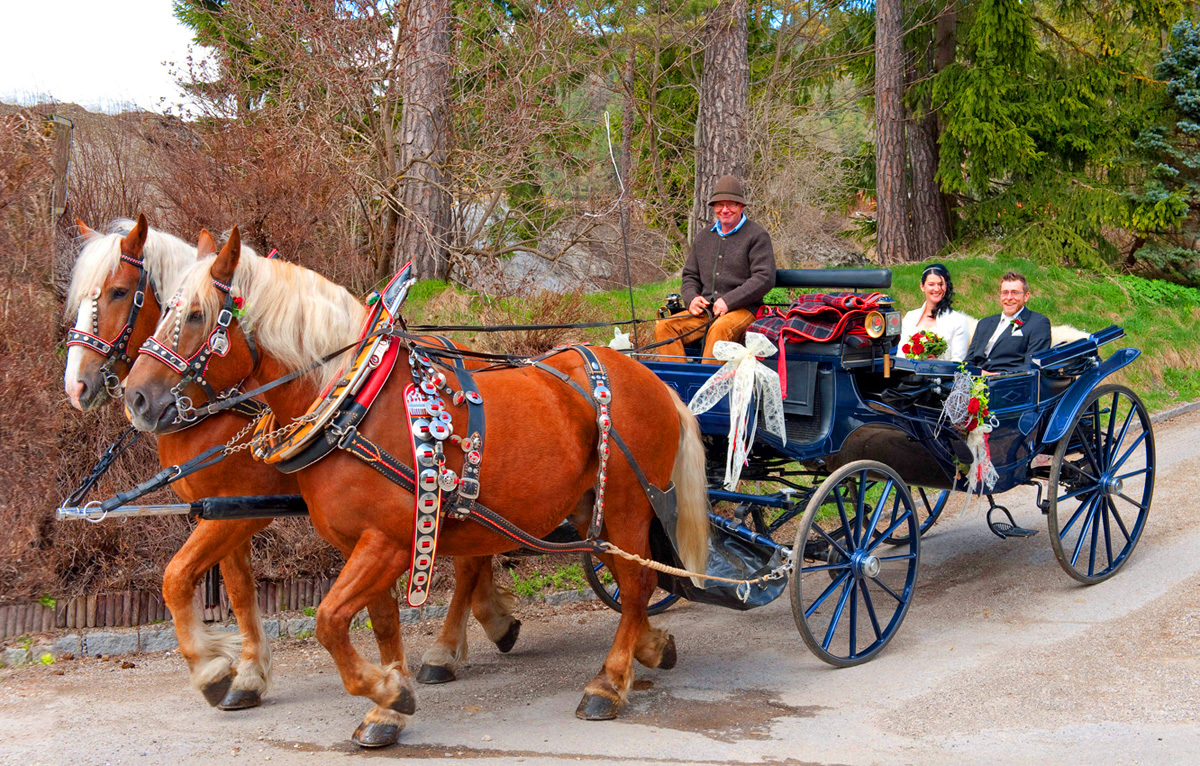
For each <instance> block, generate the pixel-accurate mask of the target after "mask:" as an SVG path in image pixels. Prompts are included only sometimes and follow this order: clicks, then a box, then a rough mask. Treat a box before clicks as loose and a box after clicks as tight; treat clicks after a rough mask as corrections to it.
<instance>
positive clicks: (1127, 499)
mask: <svg viewBox="0 0 1200 766" xmlns="http://www.w3.org/2000/svg"><path fill="white" fill-rule="evenodd" d="M1117 497H1119V498H1121V499H1122V500H1124V501H1125V502H1127V503H1129V504H1130V505H1133V506H1136V507H1138V508H1141V509H1142V510H1143V511H1144V510H1146V506H1145V505H1144V504H1142V503H1139V502H1138V501H1137V500H1134V499H1133V498H1132V497H1130V496H1128V495H1126V494H1125V493H1124V492H1118V493H1117ZM1110 502H1111V501H1110Z"/></svg>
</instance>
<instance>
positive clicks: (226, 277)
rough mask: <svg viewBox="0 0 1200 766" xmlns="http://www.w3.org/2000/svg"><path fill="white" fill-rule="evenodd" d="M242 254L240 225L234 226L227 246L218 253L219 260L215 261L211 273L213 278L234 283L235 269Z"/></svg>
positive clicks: (226, 282) (226, 243)
mask: <svg viewBox="0 0 1200 766" xmlns="http://www.w3.org/2000/svg"><path fill="white" fill-rule="evenodd" d="M241 256H242V234H241V232H239V231H238V227H236V226H234V227H233V231H231V232H229V240H228V241H226V242H225V247H222V248H221V252H220V253H218V254H217V260H216V261H214V262H213V265H212V269H211V270H210V272H209V273H211V274H212V277H213V279H215V280H217V281H219V282H224V283H225V284H227V285H229V284H233V271H234V269H236V268H237V265H238V259H239V258H240V257H241Z"/></svg>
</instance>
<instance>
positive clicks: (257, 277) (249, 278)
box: [156, 248, 366, 389]
mask: <svg viewBox="0 0 1200 766" xmlns="http://www.w3.org/2000/svg"><path fill="white" fill-rule="evenodd" d="M214 260H216V256H210V257H208V258H204V259H202V260H200V261H197V262H196V264H195V265H194V266H191V267H190V268H189V269H188V270H187V271H186V272H185V273H184V274H183V276H182V278H181V279H180V283H179V294H180V295H181V297H182V298H183V299H184V301H185V305H190V303H191V301H192V300H197V301H198V302H199V305H200V310H201V312H202V313H203V315H204V322H205V326H206V327H207V328H209V329H210V330H211V328H212V326H213V324H214V323H215V322H216V316H217V313H218V312H219V311H220V310H221V305H222V303H223V301H224V296H223V295H222V294H221V293H220V292H218V291H217V289H216V287H214V286H213V283H212V278H211V274H210V270H211V269H212V265H213V261H214ZM233 293H234V295H237V296H240V297H241V298H242V299H243V310H244V313H243V315H242V317H241V320H240V321H241V322H242V323H243V324H244V325H245V327H246V329H247V330H249V331H251V332H253V333H254V337H255V341H256V342H257V343H258V346H259V348H261V349H262V350H263V351H265V352H267V353H269V354H271V356H273V357H275V359H276V360H277V361H278V362H279V363H280V364H282V365H283V366H284V367H286V368H288V369H289V370H297V369H300V368H301V367H306V366H308V365H309V364H312V363H313V362H315V361H316V360H318V359H320V358H321V357H323V356H325V355H326V354H328V353H329V352H331V351H334V350H336V349H338V348H340V347H342V346H345V345H348V344H350V343H352V342H353V341H354V340H355V339H356V338H357V337H358V334H359V331H360V330H361V329H362V324H363V322H364V321H366V309H365V308H364V307H363V305H362V303H360V302H359V300H358V299H357V298H355V297H354V296H353V295H352V294H351V293H350V291H349V290H347V289H346V288H344V287H342V286H340V285H336V284H334V283H333V282H330V281H329V280H328V279H326V278H325V277H323V276H321V275H320V274H317V273H316V272H315V271H310V270H309V269H306V268H304V267H303V266H297V265H295V264H292V263H288V262H286V261H282V260H273V259H267V258H263V257H261V256H259V255H257V254H255V253H253V252H248V251H247V248H242V255H241V258H240V259H239V261H238V266H237V269H236V270H235V271H234V274H233ZM175 311H176V309H171V310H169V311H167V312H166V313H164V314H163V318H162V322H161V323H160V324H159V327H158V331H159V332H160V333H162V332H163V331H164V329H165V328H167V327H170V326H171V325H172V324H173V322H174V319H173V315H174V312H175ZM156 334H158V333H156ZM164 337H165V333H163V334H159V340H164ZM191 350H192V349H186V351H188V352H190V351H191ZM341 362H342V360H341V359H335V360H334V361H333V362H331V363H329V364H326V365H323V366H322V367H319V368H317V369H316V370H314V371H313V372H312V373H311V377H312V378H313V379H314V380H315V381H316V383H317V385H318V386H319V387H320V388H321V389H324V387H325V386H326V385H327V384H328V383H329V382H330V381H331V380H332V379H333V378H335V377H336V376H337V375H338V371H339V365H340V363H341Z"/></svg>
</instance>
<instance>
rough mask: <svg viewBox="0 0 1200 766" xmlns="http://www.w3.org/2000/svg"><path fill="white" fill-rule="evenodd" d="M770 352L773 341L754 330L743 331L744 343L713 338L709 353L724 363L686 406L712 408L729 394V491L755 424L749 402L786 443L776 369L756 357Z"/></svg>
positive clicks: (701, 409)
mask: <svg viewBox="0 0 1200 766" xmlns="http://www.w3.org/2000/svg"><path fill="white" fill-rule="evenodd" d="M774 353H775V346H774V344H772V343H771V341H769V340H767V338H766V336H764V335H760V334H759V333H756V332H748V333H746V345H744V346H743V345H742V344H741V343H734V342H733V341H728V340H719V341H717V342H716V344H715V345H714V346H713V356H715V357H716V358H718V359H722V360H725V364H724V365H722V366H721V369H719V370H717V371H716V373H715V374H714V375H713V376H712V377H711V378H709V379H708V380H706V381H705V382H704V385H703V386H701V387H700V390H699V391H697V392H696V395H695V396H693V397H692V401H691V402H689V403H688V409H690V410H691V411H692V412H693V413H694V414H696V415H699V414H700V413H702V412H708V411H709V410H710V409H712V408H713V406H715V405H716V404H717V402H719V401H721V399H723V398H724V397H725V395H726V394H729V395H730V396H729V450H728V452H727V453H726V455H725V485H724V486H725V489H727V490H729V491H733V490H734V489H735V488H736V487H737V483H738V477H739V476H741V474H742V466H744V465H745V464H746V454H747V453H748V452H749V451H750V444H752V443H753V442H754V432H755V429H756V428H757V427H758V417H757V412H756V413H754V415H753V416H752V414H751V411H750V410H751V408H750V405H751V404H752V403H754V402H757V403H758V406H759V407H761V408H762V413H763V426H764V427H765V428H766V429H767V430H768V431H770V432H771V433H773V434H775V435H776V436H778V437H779V438H780V439H782V440H783V443H784V444H787V432H786V429H785V427H784V424H783V392H782V391H781V389H780V387H779V373H778V372H776V371H775V370H772V369H771V368H770V367H768V366H766V365H765V364H763V363H762V362H760V361H758V358H759V357H764V356H770V355H771V354H774Z"/></svg>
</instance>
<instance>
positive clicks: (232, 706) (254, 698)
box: [217, 689, 262, 710]
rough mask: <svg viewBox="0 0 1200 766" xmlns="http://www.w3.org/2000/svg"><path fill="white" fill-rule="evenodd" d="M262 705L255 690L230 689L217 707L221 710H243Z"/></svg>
mask: <svg viewBox="0 0 1200 766" xmlns="http://www.w3.org/2000/svg"><path fill="white" fill-rule="evenodd" d="M261 704H262V695H260V694H259V693H258V692H257V691H255V690H252V689H251V690H247V689H230V690H229V693H228V694H226V695H225V699H223V700H221V704H220V705H217V707H218V708H219V709H221V710H245V709H246V708H252V707H258V706H259V705H261Z"/></svg>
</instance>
